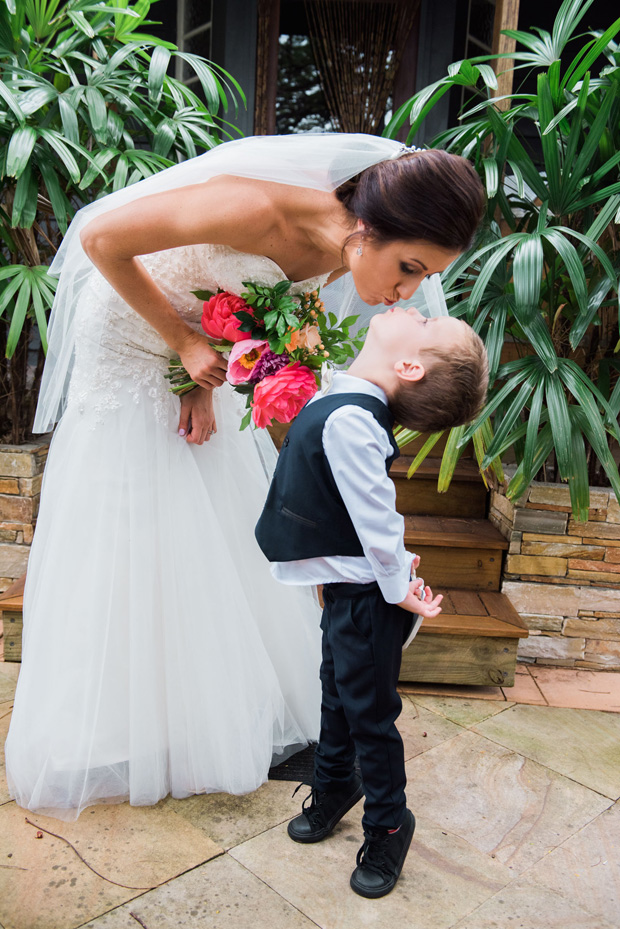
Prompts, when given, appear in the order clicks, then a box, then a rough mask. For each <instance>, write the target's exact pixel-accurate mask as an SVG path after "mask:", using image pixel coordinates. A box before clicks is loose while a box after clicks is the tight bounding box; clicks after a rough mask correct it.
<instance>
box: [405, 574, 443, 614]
mask: <svg viewBox="0 0 620 929" xmlns="http://www.w3.org/2000/svg"><path fill="white" fill-rule="evenodd" d="M422 591H424V600H422V599H421V597H422ZM442 600H443V594H438V595H437V596H436V597H433V591H432V590H431V588H430V587H425V586H424V581H423V580H422V578H421V577H417V578H415V579H414V580H413V581H411V583H410V584H409V591H408V593H407V596H406V597H405V599H404V600H403V601H402V603H399V604H398V605H399V606H400V607H402V609H403V610H407V611H408V612H409V613H418V615H419V616H424V618H425V619H433V618H434V617H435V616H439V614H440V613H441V601H442Z"/></svg>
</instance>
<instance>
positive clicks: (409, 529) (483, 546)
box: [405, 516, 508, 593]
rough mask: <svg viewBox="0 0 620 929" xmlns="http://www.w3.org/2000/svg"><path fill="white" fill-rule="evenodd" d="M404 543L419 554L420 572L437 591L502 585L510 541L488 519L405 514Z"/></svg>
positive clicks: (493, 587)
mask: <svg viewBox="0 0 620 929" xmlns="http://www.w3.org/2000/svg"><path fill="white" fill-rule="evenodd" d="M405 546H406V548H407V549H408V550H409V551H410V552H415V553H416V555H419V556H420V559H421V564H420V569H419V572H418V573H419V575H420V577H423V578H424V580H425V581H426V583H427V584H430V586H431V587H432V588H433V591H434V592H435V593H442V592H443V588H446V587H455V588H461V589H467V590H495V591H498V590H499V588H500V580H501V571H502V553H503V552H504V551H505V550H506V549H507V548H508V542H507V541H506V539H505V538H504V537H503V536H502V535H501V533H500V532H499V531H498V530H497V529H496V528H495V526H493V525H492V524H491V523H490V522H489V521H488V520H486V519H453V518H449V517H440V516H405Z"/></svg>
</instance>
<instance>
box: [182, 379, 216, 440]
mask: <svg viewBox="0 0 620 929" xmlns="http://www.w3.org/2000/svg"><path fill="white" fill-rule="evenodd" d="M180 399H181V417H180V419H179V435H180V436H185V441H186V442H190V443H191V444H192V445H202V444H203V442H208V441H209V440H210V439H211V436H213V435H215V433H216V432H217V424H216V422H215V414H214V412H213V391H211V390H205V389H204V388H203V387H195V388H194V389H193V390H190V391H189V392H188V393H186V394H182V395H181V398H180Z"/></svg>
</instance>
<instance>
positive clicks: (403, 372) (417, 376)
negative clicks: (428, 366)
mask: <svg viewBox="0 0 620 929" xmlns="http://www.w3.org/2000/svg"><path fill="white" fill-rule="evenodd" d="M394 371H395V372H396V374H397V376H398V377H399V378H400V379H401V380H402V381H410V382H411V381H421V380H422V378H423V377H424V375H425V374H426V371H425V369H424V365H423V364H422V362H421V361H411V360H409V361H407V360H405V359H404V358H403V359H401V360H400V361H397V362H396V363H395V365H394Z"/></svg>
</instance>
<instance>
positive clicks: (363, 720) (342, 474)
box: [256, 307, 488, 897]
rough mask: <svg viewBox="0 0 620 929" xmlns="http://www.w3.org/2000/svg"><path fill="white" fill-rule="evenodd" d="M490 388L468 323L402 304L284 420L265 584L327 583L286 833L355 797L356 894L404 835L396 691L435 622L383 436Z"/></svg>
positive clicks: (456, 407) (270, 504)
mask: <svg viewBox="0 0 620 929" xmlns="http://www.w3.org/2000/svg"><path fill="white" fill-rule="evenodd" d="M487 381H488V369H487V359H486V353H485V350H484V345H483V344H482V342H481V340H480V338H479V337H478V336H477V335H476V334H475V333H474V331H473V330H472V329H471V328H470V327H469V326H468V325H467V324H466V323H465V322H462V321H460V320H456V319H452V318H451V317H438V318H435V319H426V318H425V317H424V316H422V315H421V314H420V313H419V312H418V311H417V310H414V309H411V310H403V309H401V308H399V307H394V308H392V309H390V310H388V312H386V313H383V314H381V315H376V316H374V317H373V318H372V321H371V324H370V328H369V332H368V336H367V339H366V342H365V344H364V348H363V349H362V351H361V352H360V354H359V355H358V357H357V358H356V360H355V361H354V363H353V364H352V365H351V367H350V369H349V371H348V373H347V374H340V373H338V374H335V375H334V378H333V383H332V385H331V388H330V389H329V391H328V392H326V393H324V394H323V395H321V394H317V395H316V396H315V397H313V398H312V400H310V401H309V403H307V404H306V406H305V407H304V409H303V410H302V411H301V413H300V414H299V416H298V417H297V419H296V420H295V421H294V422H293V424H292V426H291V428H290V430H289V432H288V435H287V437H286V438H285V440H284V444H283V446H282V450H281V452H280V457H279V460H278V465H277V468H276V471H275V474H274V478H273V482H272V485H271V488H270V491H269V495H268V497H267V502H266V504H265V508H264V510H263V513H262V515H261V518H260V520H259V522H258V525H257V527H256V538H257V540H258V543H259V545H260V547H261V548H262V550H263V552H264V553H265V555H266V556H267V558H268V559H269V561H270V562H272V566H271V570H272V573H273V575H274V577H276V578H277V579H278V580H279V581H281V582H282V583H284V584H323V585H324V587H323V598H324V602H325V607H324V610H323V617H322V620H321V628H322V630H323V661H322V665H321V682H322V706H321V733H320V738H319V743H318V745H317V748H316V753H315V772H314V786H313V788H312V792H311V795H310V797H311V803H310V805H309V806H306V805H305V803H304V807H303V812H302V813H301V815H299V816H297V817H296V818H295V819H293V820H292V821H291V822H290V823H289V826H288V833H289V836H290V837H291V838H292V839H293V840H294V841H296V842H318V841H321V840H322V839H324V838H326V837H327V836H328V835H329V834H330V833H331V831H332V830H333V828H334V826H335V825H336V823H338V821H339V820H340V819H341V818H342V817H343V816H344V815H345V813H346V812H347V811H348V810H350V809H351V807H352V806H354V804H355V803H357V801H358V800H359V799H360V798H361V797H362V795H363V794H365V797H366V799H365V803H364V816H363V819H362V825H363V828H364V844H363V846H362V848H361V849H360V852H359V853H358V856H357V867H356V868H355V870H354V871H353V874H352V875H351V887H352V888H353V890H354V891H355V892H356V893H358V894H361V895H362V896H365V897H381V896H383V895H384V894H386V893H389V892H390V891H391V890H392V888H393V887H394V885H395V884H396V881H397V880H398V877H399V875H400V872H401V870H402V866H403V863H404V860H405V857H406V855H407V851H408V849H409V845H410V843H411V838H412V836H413V831H414V828H415V818H414V816H413V813H411V811H410V810H408V809H407V807H406V799H405V784H406V778H405V764H404V753H403V745H402V740H401V737H400V735H399V733H398V730H397V728H396V725H395V721H396V719H397V718H398V716H399V714H400V711H401V708H402V703H401V699H400V697H399V695H398V693H397V689H396V688H397V682H398V674H399V670H400V660H401V653H402V648H403V643H404V642H405V641H406V640H407V638H408V636H409V634H410V632H411V629H412V627H413V625H414V622H415V620H416V616H415V614H419V615H421V616H423V617H424V616H426V617H433V616H437V615H438V613H439V612H440V611H441V606H440V604H441V600H442V597H441V596H437V597H433V593H432V591H431V589H430V588H429V587H426V588H424V582H423V581H422V580H421V579H419V580H414V581H412V580H411V572H412V567H413V568H415V567H417V564H418V563H419V558H417V557H415V556H413V555H411V554H410V553H408V552H407V551H406V550H405V547H404V543H403V529H404V521H403V518H402V516H400V515H399V514H398V513H397V512H396V509H395V490H394V484H393V483H392V481H391V480H390V478H389V477H388V471H389V469H390V466H391V464H392V462H393V461H394V459H395V458H396V457H397V456H398V454H399V452H398V447H397V445H396V442H395V441H394V438H393V435H392V426H393V424H394V421H395V420H396V421H397V422H398V423H400V424H401V425H403V426H406V427H408V428H411V429H418V430H420V431H421V432H434V431H438V430H440V429H445V428H448V427H450V426H455V425H459V424H461V423H465V422H468V421H470V420H471V419H473V417H474V416H475V415H476V414H477V412H478V410H479V409H480V407H481V406H482V404H483V402H484V398H485V394H486V387H487ZM412 562H413V564H412ZM422 591H424V594H425V595H423V594H422ZM356 755H357V758H358V760H359V765H360V770H361V774H362V778H361V782H360V778H359V777H358V776H357V774H356V773H355V769H354V764H355V757H356ZM362 785H363V786H362ZM309 799H310V798H309Z"/></svg>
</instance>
